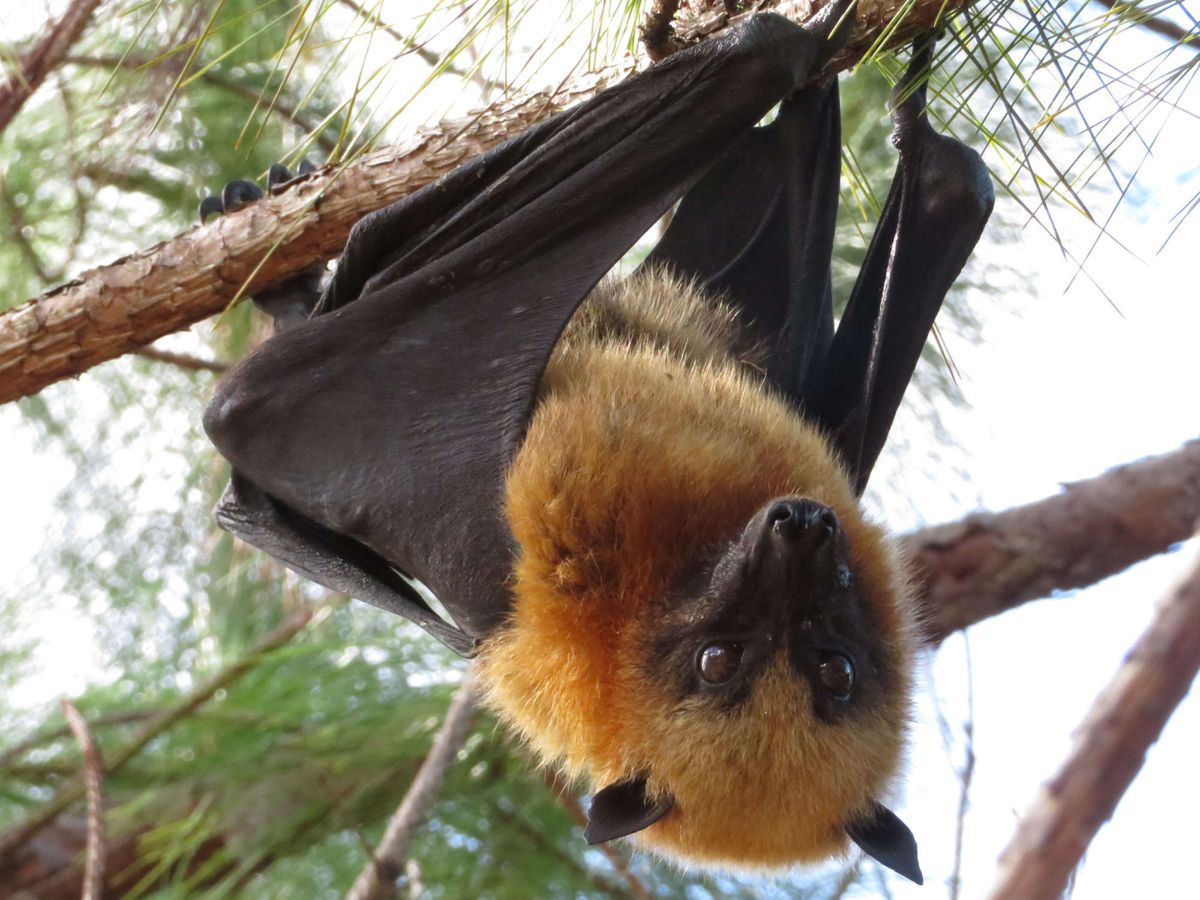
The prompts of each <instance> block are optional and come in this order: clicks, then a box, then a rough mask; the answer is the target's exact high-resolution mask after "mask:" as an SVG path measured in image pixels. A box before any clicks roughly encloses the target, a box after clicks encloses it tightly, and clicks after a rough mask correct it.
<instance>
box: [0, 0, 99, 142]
mask: <svg viewBox="0 0 1200 900" xmlns="http://www.w3.org/2000/svg"><path fill="white" fill-rule="evenodd" d="M102 2H104V0H74V2H73V3H72V4H71V5H70V6H68V7H67V11H66V12H65V13H63V17H62V18H61V19H59V20H58V21H57V22H55V23H54V24H53V25H51V26H50V27H48V28H47V29H46V30H45V32H44V33H43V34H42V36H41V37H40V38H38V40H37V43H36V44H34V45H33V47H32V48H31V49H30V50H29V52H28V53H26V54H25V55H24V56H23V57H21V59H20V61H19V62H18V64H17V66H16V67H15V69H14V71H13V72H12V73H11V74H10V75H9V76H8V77H7V78H5V79H4V80H3V81H0V131H3V130H4V129H5V128H7V127H8V123H9V122H11V121H12V120H13V117H14V116H16V114H17V113H18V112H20V111H21V107H22V106H24V105H25V101H26V100H28V99H29V98H30V97H32V96H33V92H34V91H36V90H37V89H38V87H39V86H40V85H41V83H42V82H43V81H45V80H46V76H47V75H49V74H50V73H51V72H53V71H54V68H55V66H57V65H58V64H59V63H60V62H62V60H63V57H65V56H66V55H67V53H68V52H69V51H70V49H71V47H72V45H73V44H74V43H75V42H76V41H78V40H79V38H80V36H82V34H83V32H84V30H85V29H86V28H87V25H88V22H90V21H91V18H92V13H94V12H95V11H96V7H97V6H99V5H100V4H101V3H102Z"/></svg>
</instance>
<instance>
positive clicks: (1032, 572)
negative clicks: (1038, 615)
mask: <svg viewBox="0 0 1200 900" xmlns="http://www.w3.org/2000/svg"><path fill="white" fill-rule="evenodd" d="M1198 522H1200V440H1194V441H1189V442H1188V443H1186V444H1184V445H1183V446H1182V447H1180V448H1179V449H1178V450H1174V451H1172V452H1170V453H1166V454H1163V455H1162V456H1154V457H1149V458H1147V459H1144V460H1140V461H1138V462H1134V463H1129V464H1128V465H1124V466H1119V467H1117V468H1115V469H1112V470H1110V471H1108V472H1105V473H1104V474H1103V475H1100V476H1098V477H1096V478H1091V479H1088V480H1087V481H1080V482H1076V483H1074V484H1068V485H1066V486H1064V488H1063V490H1062V492H1061V493H1060V494H1057V495H1055V496H1053V497H1047V498H1045V499H1044V500H1039V501H1037V502H1036V503H1030V504H1028V505H1026V506H1018V507H1014V508H1012V509H1009V510H1005V511H1004V512H999V513H979V514H978V515H971V516H967V517H966V518H965V519H962V520H960V521H958V522H953V523H950V524H947V525H938V526H935V527H933V528H927V529H923V530H921V531H919V532H916V533H914V534H911V535H909V536H907V537H906V538H905V544H906V549H907V551H908V553H909V555H910V556H911V557H912V559H913V561H914V563H915V573H914V574H915V577H916V582H917V584H916V587H917V594H918V596H920V597H921V607H922V615H923V618H924V625H925V640H926V641H927V642H928V643H929V644H932V645H936V644H939V643H941V641H942V640H943V639H944V638H945V637H946V636H947V635H949V634H951V633H953V632H955V631H958V630H959V629H962V628H966V627H968V626H970V625H974V624H975V623H977V622H980V621H982V620H983V619H986V618H988V617H990V616H994V615H998V614H1000V613H1002V612H1005V611H1006V610H1009V609H1012V608H1013V607H1016V606H1020V605H1021V604H1022V603H1026V602H1028V601H1030V600H1036V599H1038V598H1040V597H1048V596H1050V594H1051V593H1053V592H1054V591H1062V590H1071V589H1075V588H1082V587H1085V586H1087V585H1089V584H1094V583H1095V582H1097V581H1100V580H1102V579H1104V578H1107V577H1109V576H1110V575H1115V574H1116V573H1118V572H1120V571H1122V570H1124V569H1125V568H1127V567H1128V566H1130V565H1132V564H1133V563H1135V562H1138V561H1140V560H1143V559H1146V558H1147V557H1150V556H1153V555H1155V554H1156V553H1162V552H1164V551H1166V550H1169V549H1170V548H1171V546H1172V545H1173V544H1177V543H1179V542H1180V541H1184V540H1187V539H1188V538H1189V537H1191V536H1192V534H1193V533H1194V532H1195V530H1196V527H1197V523H1198Z"/></svg>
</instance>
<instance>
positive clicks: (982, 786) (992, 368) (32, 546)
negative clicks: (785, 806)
mask: <svg viewBox="0 0 1200 900" xmlns="http://www.w3.org/2000/svg"><path fill="white" fill-rule="evenodd" d="M9 14H11V13H10V11H9V10H6V11H5V12H4V15H9ZM1159 40H1161V39H1159V38H1157V37H1154V36H1151V35H1145V36H1143V35H1137V36H1133V37H1131V38H1130V39H1129V40H1128V41H1126V42H1125V43H1124V44H1123V45H1122V46H1121V48H1120V52H1123V53H1128V54H1131V58H1132V57H1134V56H1137V55H1138V54H1141V55H1143V56H1144V55H1145V54H1146V52H1147V49H1146V48H1147V47H1148V46H1150V43H1149V42H1154V41H1159ZM1138 58H1140V57H1138ZM1120 61H1121V60H1120V59H1119V58H1118V59H1116V60H1114V63H1115V64H1120ZM1189 99H1190V104H1191V108H1192V112H1191V113H1187V112H1184V113H1181V114H1179V115H1177V116H1176V117H1175V118H1174V119H1173V120H1172V123H1171V125H1170V127H1169V129H1168V130H1167V131H1166V132H1165V133H1164V134H1163V136H1162V137H1161V139H1160V140H1159V141H1158V143H1157V145H1156V147H1155V152H1154V156H1153V158H1152V160H1151V162H1150V164H1149V165H1148V167H1147V168H1146V170H1144V172H1143V175H1144V179H1143V184H1145V186H1146V190H1147V193H1146V195H1145V197H1144V199H1143V200H1142V202H1140V203H1139V204H1138V205H1137V206H1126V207H1125V208H1123V210H1122V211H1121V212H1120V213H1119V214H1118V216H1117V218H1116V220H1114V222H1113V223H1112V224H1111V225H1110V230H1111V231H1112V232H1113V233H1114V234H1115V235H1117V236H1119V237H1120V239H1121V241H1122V242H1123V243H1124V244H1126V245H1127V246H1128V247H1129V248H1130V249H1131V250H1132V251H1133V254H1132V255H1131V254H1129V253H1126V252H1125V251H1123V250H1120V249H1118V248H1117V247H1116V246H1115V244H1114V243H1112V242H1109V241H1106V242H1103V243H1102V244H1101V245H1100V249H1099V250H1098V251H1097V252H1096V253H1094V254H1093V255H1092V256H1091V257H1090V259H1089V260H1088V262H1087V271H1088V273H1089V274H1090V276H1091V277H1092V279H1094V280H1095V281H1096V282H1099V283H1101V284H1103V285H1104V286H1105V288H1106V290H1107V291H1108V293H1109V296H1110V297H1111V298H1112V300H1113V301H1114V302H1115V304H1116V306H1117V308H1118V310H1119V312H1118V311H1117V310H1114V309H1113V307H1112V306H1110V305H1109V303H1108V302H1107V301H1106V300H1105V299H1104V298H1103V297H1102V296H1101V295H1100V294H1099V292H1098V291H1096V290H1095V289H1094V288H1093V287H1092V286H1091V285H1090V283H1089V282H1088V281H1087V280H1085V279H1080V280H1078V281H1077V282H1076V284H1075V286H1074V287H1073V288H1072V290H1071V291H1070V292H1068V293H1064V289H1065V287H1066V284H1067V282H1068V281H1069V279H1070V275H1071V274H1072V272H1073V269H1072V268H1071V267H1070V266H1069V265H1068V264H1067V263H1065V262H1064V260H1063V259H1062V257H1061V255H1060V254H1059V251H1058V249H1057V247H1056V246H1055V244H1054V243H1053V242H1052V241H1051V240H1050V239H1049V238H1048V237H1047V236H1046V235H1045V234H1044V233H1043V232H1042V231H1041V230H1039V229H1037V228H1036V227H1033V226H1030V227H1027V228H1026V229H1025V231H1024V232H1023V235H1022V239H1021V240H1020V241H1019V242H1018V243H1016V244H1014V245H1008V246H1007V247H1005V248H1003V249H1001V250H998V251H997V250H995V249H993V250H990V251H988V252H993V253H1004V254H1008V255H1009V256H1010V259H1012V260H1016V261H1018V264H1019V266H1020V267H1021V269H1022V270H1023V271H1025V272H1028V273H1030V274H1031V276H1032V284H1033V285H1034V286H1035V288H1036V291H1037V294H1036V296H1026V295H1024V294H1021V295H1015V296H1004V297H991V298H989V299H988V300H987V301H986V305H985V306H981V307H980V308H979V310H978V312H979V314H980V316H981V318H982V319H983V322H984V328H983V340H982V341H981V342H980V343H979V344H978V345H971V344H968V343H966V342H965V341H955V340H954V339H953V337H951V352H952V354H953V357H954V359H955V362H956V363H957V365H958V369H959V370H960V372H961V373H962V376H963V381H962V392H963V395H964V397H965V399H966V401H967V403H968V404H969V408H967V409H953V410H949V411H947V412H946V413H945V420H946V422H947V423H948V425H949V427H950V431H951V433H952V434H953V435H954V437H955V440H956V441H957V442H958V443H959V445H960V446H961V453H960V454H959V456H958V457H957V458H959V459H961V460H962V461H963V464H964V465H965V466H966V468H967V469H968V471H969V474H970V478H971V485H970V490H971V491H973V492H975V496H976V499H975V502H974V503H966V504H964V502H963V500H962V496H963V492H962V490H961V486H960V485H958V484H957V482H955V479H954V478H953V477H951V478H948V479H947V481H946V484H937V483H934V484H930V483H929V482H927V481H921V480H915V479H914V481H913V484H912V485H911V487H910V486H909V485H908V484H907V483H906V482H904V481H903V480H902V481H900V482H899V483H897V484H894V485H891V486H890V487H891V490H894V491H899V492H907V493H909V494H910V496H909V497H908V499H909V501H910V502H911V504H912V506H913V507H915V508H916V509H919V510H920V511H921V513H922V517H923V519H924V520H925V521H927V522H930V523H932V522H937V521H943V520H950V519H956V518H959V517H961V516H962V515H964V514H965V513H967V512H970V511H971V510H972V509H1002V508H1005V507H1007V506H1010V505H1013V504H1016V503H1021V502H1026V501H1029V500H1034V499H1038V498H1040V497H1043V496H1045V495H1047V494H1050V493H1053V492H1054V491H1055V490H1057V487H1058V485H1059V484H1060V483H1062V482H1066V481H1072V480H1077V479H1081V478H1087V477H1089V476H1092V475H1095V474H1098V473H1100V472H1101V471H1103V470H1104V469H1106V468H1109V467H1111V466H1113V465H1116V464H1119V463H1123V462H1128V461H1131V460H1135V459H1137V458H1139V457H1142V456H1145V455H1148V454H1155V453H1161V452H1165V451H1168V450H1171V449H1173V448H1175V447H1177V446H1179V444H1181V443H1182V442H1183V441H1185V440H1188V439H1189V438H1192V437H1195V436H1197V434H1198V433H1200V404H1198V403H1197V393H1198V390H1197V389H1198V388H1200V379H1198V377H1197V376H1198V373H1200V362H1198V361H1197V360H1198V358H1200V357H1198V353H1197V345H1198V339H1197V336H1198V335H1200V304H1198V303H1197V300H1198V299H1200V291H1198V290H1197V288H1196V284H1197V279H1196V250H1195V248H1196V247H1198V246H1200V216H1197V217H1193V218H1192V219H1191V220H1189V221H1188V222H1186V223H1185V224H1184V225H1183V227H1182V228H1180V230H1179V232H1178V233H1177V234H1176V235H1175V236H1174V237H1173V238H1172V239H1171V241H1170V242H1169V243H1168V245H1167V247H1166V249H1165V250H1163V251H1162V252H1161V253H1158V252H1156V251H1157V250H1158V247H1159V246H1160V244H1161V243H1162V241H1163V239H1164V237H1165V236H1166V232H1167V230H1168V227H1169V226H1168V225H1167V224H1166V222H1167V219H1168V218H1169V216H1170V215H1171V214H1172V213H1174V212H1175V211H1176V210H1177V209H1179V208H1180V207H1181V206H1183V204H1184V203H1185V202H1186V200H1187V199H1188V198H1189V197H1190V196H1191V195H1192V194H1194V193H1195V192H1196V191H1197V189H1198V187H1197V183H1196V180H1195V178H1193V179H1192V180H1191V181H1190V182H1186V183H1185V182H1181V181H1177V180H1176V179H1177V178H1179V176H1180V175H1181V174H1183V173H1189V172H1193V170H1194V167H1195V166H1196V158H1197V157H1196V148H1197V147H1198V146H1200V122H1198V120H1197V118H1196V116H1195V110H1196V109H1197V108H1200V102H1197V99H1198V97H1197V92H1196V90H1195V89H1193V90H1192V91H1191V92H1190V95H1189ZM1059 224H1060V227H1062V229H1063V231H1064V233H1065V234H1066V235H1067V237H1068V241H1069V242H1070V243H1072V245H1073V246H1077V247H1086V244H1087V242H1088V241H1089V240H1090V238H1091V235H1092V230H1091V228H1090V226H1088V225H1087V224H1086V222H1084V221H1083V219H1082V218H1080V217H1072V216H1070V215H1069V214H1065V215H1063V214H1060V216H1059ZM1018 254H1019V255H1018ZM86 377H87V376H86V375H85V376H84V379H86ZM0 459H3V460H4V462H5V465H4V466H3V467H0V501H2V503H3V508H4V510H5V515H3V516H0V573H2V574H3V577H4V578H5V581H6V582H8V583H10V584H12V583H17V584H23V583H25V582H26V580H27V579H26V578H25V577H23V573H27V572H28V571H29V568H28V566H29V561H30V560H32V559H33V558H34V556H35V554H37V553H38V552H39V550H40V549H41V548H42V547H44V546H46V545H47V544H48V543H49V542H50V541H52V540H53V539H54V535H52V534H48V533H47V527H48V524H49V522H50V521H51V519H50V504H51V501H52V498H53V496H54V494H55V493H56V492H57V491H58V490H59V489H60V488H61V486H62V485H63V484H64V483H66V481H67V480H68V478H69V476H70V466H69V464H68V463H66V462H64V461H63V460H60V459H56V458H54V457H52V456H48V455H45V454H38V453H35V452H34V450H33V447H32V445H31V441H30V434H29V430H28V429H27V428H25V427H23V426H22V425H21V424H20V422H19V417H18V416H17V415H16V411H15V410H14V409H12V408H9V407H0ZM889 471H890V469H889ZM884 518H887V516H886V514H884ZM896 518H897V524H901V525H904V526H908V525H911V524H912V522H911V521H909V520H910V518H911V516H910V515H909V513H907V512H905V513H904V514H902V515H900V516H898V517H896ZM1192 543H1193V544H1195V543H1196V542H1192ZM1193 552H1194V550H1193ZM1190 555H1191V554H1189V553H1188V552H1184V553H1174V554H1170V555H1168V556H1165V557H1161V558H1158V559H1155V560H1152V561H1149V562H1147V563H1144V564H1142V565H1139V566H1136V567H1134V568H1133V569H1130V570H1129V571H1127V572H1125V573H1123V574H1122V575H1120V576H1118V577H1116V578H1113V579H1110V580H1109V581H1107V582H1105V583H1103V584H1101V585H1099V586H1097V587H1094V588H1091V589H1088V590H1086V591H1082V592H1078V593H1076V594H1074V595H1072V596H1069V597H1064V598H1059V599H1055V600H1049V601H1042V602H1038V603H1033V604H1030V605H1028V606H1026V607H1025V608H1023V609H1021V610H1019V611H1016V612H1013V613H1009V614H1006V615H1004V616H1001V617H1000V618H998V619H995V620H992V621H990V622H987V623H985V624H983V625H981V626H979V627H977V628H975V629H972V631H971V633H970V651H971V663H972V670H973V681H972V683H973V689H974V690H973V693H974V729H975V751H976V755H977V764H976V772H975V777H974V783H973V785H972V791H971V807H972V810H971V813H970V815H969V816H968V819H967V827H966V837H965V848H964V853H965V864H964V875H965V878H966V886H965V889H964V892H963V896H965V897H976V896H980V895H981V894H982V893H983V892H984V891H985V890H986V888H987V886H988V885H989V884H990V882H991V880H992V873H993V871H994V864H995V859H996V857H997V855H998V854H999V852H1000V850H1001V849H1002V848H1003V847H1004V845H1005V844H1006V843H1007V841H1008V839H1009V838H1010V837H1011V834H1012V831H1013V826H1014V824H1015V821H1016V818H1017V817H1018V816H1019V814H1020V813H1021V812H1022V810H1024V809H1025V808H1026V807H1027V805H1028V804H1029V802H1030V801H1031V800H1032V798H1033V797H1034V795H1035V793H1036V790H1037V787H1038V785H1039V784H1041V783H1042V782H1043V781H1044V780H1045V779H1046V778H1048V777H1049V776H1050V775H1051V774H1052V773H1053V772H1054V771H1055V770H1056V768H1057V766H1058V765H1059V763H1060V761H1061V760H1062V759H1063V757H1064V755H1065V753H1066V752H1067V750H1068V748H1069V745H1070V736H1071V732H1072V730H1073V729H1074V728H1075V726H1076V725H1077V724H1078V723H1079V722H1080V721H1081V720H1082V719H1083V717H1084V715H1085V713H1086V711H1087V709H1088V707H1089V705H1090V704H1091V702H1092V700H1093V699H1094V697H1095V695H1096V693H1097V692H1098V691H1099V690H1100V688H1101V687H1102V686H1103V685H1104V684H1105V683H1106V682H1107V681H1108V679H1109V678H1110V677H1111V676H1112V674H1113V673H1114V672H1115V671H1116V669H1117V667H1118V666H1119V664H1120V663H1121V661H1122V658H1123V656H1124V653H1125V652H1126V650H1127V649H1128V648H1129V646H1130V645H1131V644H1132V643H1133V641H1134V640H1135V639H1136V637H1137V635H1138V634H1139V633H1140V632H1141V630H1142V629H1143V628H1144V627H1145V625H1146V623H1147V622H1148V621H1149V618H1150V616H1151V612H1152V610H1153V606H1154V604H1155V602H1156V601H1157V600H1158V599H1159V598H1161V597H1162V596H1163V595H1164V594H1165V592H1166V591H1167V589H1168V587H1169V585H1170V584H1171V582H1172V581H1173V579H1174V578H1175V577H1176V576H1177V575H1178V574H1179V573H1180V571H1181V570H1182V568H1183V567H1184V566H1185V565H1186V564H1187V561H1188V559H1189V556H1190ZM30 599H31V603H36V604H48V607H47V615H45V616H43V617H42V618H41V620H40V624H39V625H38V627H37V630H38V632H39V633H40V634H41V635H42V637H43V640H44V643H43V649H42V653H43V660H44V667H45V668H44V672H45V674H44V676H43V677H42V678H41V679H40V680H39V681H38V682H37V683H36V684H34V685H30V689H29V691H28V693H27V694H26V695H23V697H22V699H23V700H25V701H26V702H29V703H31V704H33V703H39V704H40V703H48V702H49V701H50V699H51V698H53V697H55V696H57V695H58V694H59V693H61V692H67V693H73V692H76V691H78V690H79V688H80V687H81V685H82V684H83V682H84V679H85V678H86V676H87V675H88V673H89V672H93V671H94V670H95V666H96V665H97V662H98V661H97V660H95V659H93V656H92V653H91V649H90V645H89V629H88V627H87V625H86V623H80V622H72V621H64V620H63V619H62V617H54V616H53V615H52V609H53V603H52V598H46V597H41V596H37V590H36V586H35V588H34V590H33V591H31V598H30ZM927 671H928V678H929V681H930V683H931V684H932V685H933V686H934V688H935V691H936V694H937V696H938V697H939V698H940V705H941V711H942V714H943V715H944V716H945V718H946V720H947V722H948V723H949V726H950V728H951V731H952V733H953V734H954V735H955V737H956V740H957V741H961V736H962V724H963V722H964V721H965V720H966V717H967V711H966V707H967V704H966V696H967V692H966V685H967V677H966V666H965V664H964V644H963V641H962V639H961V638H955V639H952V640H951V641H949V642H948V643H947V645H946V646H945V647H944V648H943V649H942V651H941V652H940V653H939V654H938V655H937V657H936V658H935V659H934V660H933V662H932V664H931V665H930V666H929V667H928V670H927ZM919 714H920V716H921V720H922V721H921V724H920V725H919V727H918V730H917V734H916V740H915V742H914V746H913V749H912V753H911V758H912V765H911V770H910V773H909V776H908V779H907V782H906V786H905V789H904V793H905V795H906V802H905V803H903V804H902V807H901V810H900V811H901V813H902V815H903V817H904V818H905V819H906V820H907V821H908V823H909V824H910V826H912V828H913V830H914V832H915V833H916V834H917V836H918V839H919V841H920V845H921V856H922V863H923V866H924V868H925V871H926V875H927V884H926V887H924V888H921V889H917V888H915V887H911V886H908V885H901V884H900V883H899V881H897V882H895V883H893V887H894V888H895V893H896V896H899V897H914V898H915V897H922V898H930V897H941V896H946V895H947V889H946V887H945V884H944V879H945V878H946V876H947V875H948V873H949V872H950V870H951V861H952V851H953V828H954V818H955V810H956V808H957V804H958V794H957V785H956V780H955V778H954V775H953V772H952V770H951V764H950V762H949V761H948V758H947V753H946V751H945V749H944V748H943V746H942V741H941V738H940V736H939V734H938V730H937V728H936V725H935V724H934V713H933V708H932V704H931V701H930V694H929V692H925V693H923V694H922V697H921V701H920V707H919ZM1197 747H1200V704H1198V703H1197V701H1196V699H1195V697H1189V698H1188V699H1187V700H1185V702H1184V704H1183V705H1182V707H1181V708H1180V710H1179V711H1178V712H1177V713H1176V715H1175V717H1174V718H1173V720H1172V721H1171V722H1170V724H1169V725H1168V728H1167V731H1166V734H1165V736H1164V739H1163V740H1162V742H1161V743H1160V744H1159V745H1158V746H1156V747H1155V748H1154V749H1153V750H1152V752H1151V753H1150V755H1149V757H1148V759H1147V763H1146V766H1145V768H1144V769H1143V771H1142V773H1141V774H1140V776H1139V777H1138V780H1137V781H1136V782H1135V783H1134V785H1133V787H1132V789H1131V790H1130V791H1129V793H1128V794H1127V795H1126V796H1125V798H1124V799H1123V800H1122V802H1121V805H1120V806H1119V807H1118V809H1117V812H1116V815H1115V819H1114V821H1113V822H1112V824H1110V825H1108V826H1106V827H1105V829H1104V830H1103V831H1102V832H1101V833H1100V835H1099V837H1098V838H1097V840H1096V841H1095V843H1094V844H1093V845H1092V848H1091V850H1090V852H1089V853H1088V855H1087V857H1086V859H1085V863H1084V865H1083V867H1082V869H1081V871H1080V874H1079V878H1078V881H1077V884H1076V889H1075V896H1076V897H1078V898H1109V897H1112V898H1118V897H1121V898H1124V897H1129V896H1139V895H1140V896H1149V897H1163V898H1173V897H1185V896H1195V893H1194V890H1195V889H1194V879H1193V878H1192V876H1191V873H1190V867H1189V865H1188V860H1189V859H1190V858H1191V853H1193V852H1194V844H1195V838H1196V826H1195V821H1196V819H1195V815H1194V811H1195V810H1196V809H1197V808H1198V807H1200V779H1198V778H1197V775H1196V763H1195V754H1196V748H1197ZM951 758H952V761H953V764H954V765H958V764H959V763H960V761H961V745H960V744H959V745H956V747H955V748H954V750H953V754H952V757H951Z"/></svg>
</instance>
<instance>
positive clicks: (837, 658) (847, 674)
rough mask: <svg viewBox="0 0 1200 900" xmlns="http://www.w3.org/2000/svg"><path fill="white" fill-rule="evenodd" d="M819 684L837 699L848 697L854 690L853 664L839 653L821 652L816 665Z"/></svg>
mask: <svg viewBox="0 0 1200 900" xmlns="http://www.w3.org/2000/svg"><path fill="white" fill-rule="evenodd" d="M817 671H818V672H819V674H820V676H821V684H823V685H824V686H825V690H827V691H829V693H830V694H832V695H833V696H834V697H835V698H837V699H838V700H848V699H850V694H851V692H853V690H854V665H853V664H852V663H851V662H850V660H848V659H846V657H844V656H842V654H840V653H823V654H822V655H821V662H820V664H819V665H818V667H817Z"/></svg>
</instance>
